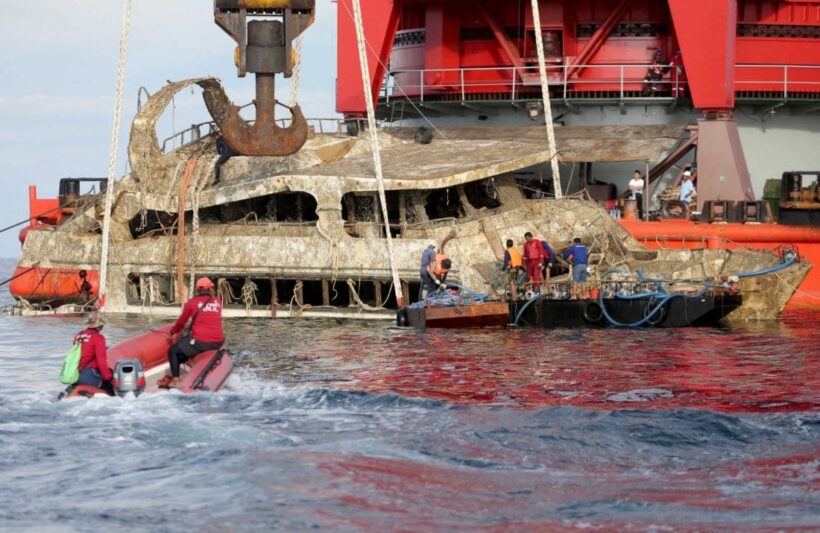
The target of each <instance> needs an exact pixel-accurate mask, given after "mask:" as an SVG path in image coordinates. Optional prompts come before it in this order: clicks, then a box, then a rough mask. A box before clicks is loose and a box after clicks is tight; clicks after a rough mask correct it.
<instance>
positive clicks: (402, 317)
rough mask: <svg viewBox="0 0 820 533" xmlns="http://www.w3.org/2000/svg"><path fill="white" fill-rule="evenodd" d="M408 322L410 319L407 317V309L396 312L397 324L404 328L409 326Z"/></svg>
mask: <svg viewBox="0 0 820 533" xmlns="http://www.w3.org/2000/svg"><path fill="white" fill-rule="evenodd" d="M408 322H409V320H408V318H407V309H405V308H401V309H399V311H398V313H396V325H397V326H399V327H401V328H404V327H407V324H408Z"/></svg>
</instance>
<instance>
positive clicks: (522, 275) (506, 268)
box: [501, 239, 527, 300]
mask: <svg viewBox="0 0 820 533" xmlns="http://www.w3.org/2000/svg"><path fill="white" fill-rule="evenodd" d="M523 257H524V256H523V255H522V254H521V251H520V250H519V249H518V248H516V247H515V243H513V240H512V239H507V249H506V250H505V251H504V263H503V264H502V265H501V270H502V272H506V273H507V280H508V281H509V282H510V298H511V299H512V300H518V286H519V285H520V284H521V283H522V282H523V281H524V280H525V279H526V276H527V272H526V270H524V259H523Z"/></svg>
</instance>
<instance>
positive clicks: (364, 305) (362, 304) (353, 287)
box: [347, 278, 390, 311]
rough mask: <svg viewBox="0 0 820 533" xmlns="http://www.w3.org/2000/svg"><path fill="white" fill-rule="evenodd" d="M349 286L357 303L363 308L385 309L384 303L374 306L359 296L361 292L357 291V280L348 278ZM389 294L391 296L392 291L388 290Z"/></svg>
mask: <svg viewBox="0 0 820 533" xmlns="http://www.w3.org/2000/svg"><path fill="white" fill-rule="evenodd" d="M347 286H348V287H349V288H350V295H351V296H353V299H354V300H356V303H357V304H359V307H360V308H361V309H367V310H368V311H379V310H381V309H384V304H382V305H380V306H378V307H373V306H372V305H370V304H367V303H365V302H363V301H362V299H361V298H360V297H359V293H358V292H356V282H355V281H353V280H352V279H351V278H348V279H347ZM387 295H388V296H390V293H389V292H388V293H387Z"/></svg>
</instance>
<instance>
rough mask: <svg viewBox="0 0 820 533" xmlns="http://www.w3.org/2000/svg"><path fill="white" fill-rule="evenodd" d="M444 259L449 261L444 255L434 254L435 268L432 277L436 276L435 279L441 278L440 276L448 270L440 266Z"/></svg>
mask: <svg viewBox="0 0 820 533" xmlns="http://www.w3.org/2000/svg"><path fill="white" fill-rule="evenodd" d="M445 259H450V258H449V257H447V256H446V255H444V254H436V258H435V262H436V268H434V269H433V275H434V276H436V277H437V278H441V276H443V275H444V274H446V273H447V272H448V271H449V270H450V269H449V268H444V267H443V266H441V263H442V261H444V260H445Z"/></svg>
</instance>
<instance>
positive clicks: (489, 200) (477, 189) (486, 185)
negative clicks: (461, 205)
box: [464, 179, 501, 209]
mask: <svg viewBox="0 0 820 533" xmlns="http://www.w3.org/2000/svg"><path fill="white" fill-rule="evenodd" d="M464 194H465V195H466V196H467V200H468V201H469V202H470V205H471V206H473V207H474V208H476V209H484V208H487V209H496V208H498V207H501V202H500V201H499V200H498V192H497V191H496V189H495V181H494V180H493V179H486V180H481V181H475V182H472V183H468V184H466V185H465V186H464Z"/></svg>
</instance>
